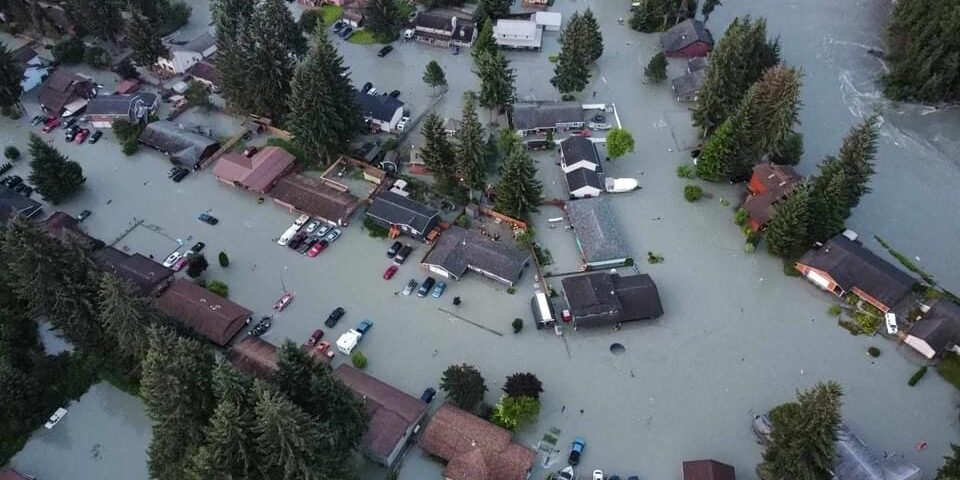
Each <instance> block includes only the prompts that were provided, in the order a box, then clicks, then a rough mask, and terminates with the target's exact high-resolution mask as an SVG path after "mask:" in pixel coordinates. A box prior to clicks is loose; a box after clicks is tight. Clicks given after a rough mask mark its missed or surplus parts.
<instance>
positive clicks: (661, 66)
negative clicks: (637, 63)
mask: <svg viewBox="0 0 960 480" xmlns="http://www.w3.org/2000/svg"><path fill="white" fill-rule="evenodd" d="M643 74H644V75H646V77H647V78H648V79H649V80H650V81H651V82H653V83H660V82H662V81H664V80H666V79H667V56H666V55H664V54H663V52H657V54H656V55H654V56H653V58H651V59H650V62H649V63H647V67H646V68H644V69H643Z"/></svg>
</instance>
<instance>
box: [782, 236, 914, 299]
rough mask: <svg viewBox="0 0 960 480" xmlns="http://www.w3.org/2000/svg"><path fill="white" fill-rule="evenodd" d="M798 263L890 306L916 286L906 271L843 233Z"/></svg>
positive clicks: (810, 252)
mask: <svg viewBox="0 0 960 480" xmlns="http://www.w3.org/2000/svg"><path fill="white" fill-rule="evenodd" d="M798 263H800V264H802V265H807V266H809V267H813V268H815V269H817V270H821V271H824V272H826V273H827V274H829V275H830V277H831V278H833V280H834V281H835V282H837V284H838V285H839V286H840V288H842V289H844V290H845V291H850V290H852V289H853V288H854V287H856V288H858V289H860V290H862V291H863V292H864V293H866V294H868V295H870V296H871V297H873V298H875V299H877V300H878V301H880V302H881V303H883V304H884V305H886V306H888V307H892V306H894V305H896V304H897V302H899V301H900V300H901V299H903V297H905V296H906V295H907V294H908V293H910V289H911V288H913V285H914V284H915V283H917V280H916V279H914V278H913V277H911V276H910V275H908V274H907V273H905V272H904V271H903V270H900V269H899V268H897V267H895V266H893V264H891V263H890V262H888V261H886V260H884V259H882V258H880V257H878V256H877V255H876V254H874V253H873V252H871V251H870V250H867V249H866V248H864V246H863V245H861V244H860V243H859V242H855V241H853V240H850V239H849V238H847V237H845V236H844V235H843V234H842V233H840V234H837V235H836V236H834V237H833V238H831V239H830V240H828V241H827V243H826V244H825V245H823V246H822V247H820V248H818V249H813V250H810V251H808V252H807V253H805V254H803V256H802V257H800V260H798Z"/></svg>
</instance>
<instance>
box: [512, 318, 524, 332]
mask: <svg viewBox="0 0 960 480" xmlns="http://www.w3.org/2000/svg"><path fill="white" fill-rule="evenodd" d="M511 325H513V333H520V330H523V319H520V318H514V319H513V323H512V324H511Z"/></svg>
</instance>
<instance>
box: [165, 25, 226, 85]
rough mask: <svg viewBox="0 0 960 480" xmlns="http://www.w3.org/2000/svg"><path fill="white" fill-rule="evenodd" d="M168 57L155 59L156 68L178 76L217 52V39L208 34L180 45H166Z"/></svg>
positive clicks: (205, 33)
mask: <svg viewBox="0 0 960 480" xmlns="http://www.w3.org/2000/svg"><path fill="white" fill-rule="evenodd" d="M167 47H168V48H169V49H170V55H169V56H167V57H160V58H158V59H157V66H158V67H160V68H162V69H164V70H166V71H167V72H169V73H171V74H174V75H179V74H182V73H186V72H187V69H189V68H190V67H192V66H194V65H196V64H197V63H199V62H200V61H202V60H203V59H204V58H207V57H209V56H211V55H213V54H214V53H216V51H217V38H216V37H214V36H213V35H211V34H210V33H209V32H204V33H203V34H201V35H200V36H199V37H197V38H194V39H193V40H191V41H189V42H187V43H184V44H182V45H177V44H170V45H167Z"/></svg>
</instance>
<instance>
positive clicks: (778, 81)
mask: <svg viewBox="0 0 960 480" xmlns="http://www.w3.org/2000/svg"><path fill="white" fill-rule="evenodd" d="M801 75H802V73H801V72H800V71H799V70H797V69H795V68H787V67H784V66H783V65H777V66H774V67H772V68H770V69H769V70H767V71H766V72H764V74H763V77H761V78H760V80H758V81H757V82H756V83H754V84H753V85H752V86H751V87H750V89H751V90H753V89H756V90H757V92H756V94H757V95H759V96H760V100H759V102H758V105H757V107H758V108H757V110H756V111H755V112H751V113H750V114H751V115H753V116H754V120H753V122H752V124H753V125H755V127H754V128H755V132H756V133H755V136H754V138H755V139H756V141H757V146H756V150H757V151H758V152H760V154H761V155H763V154H768V153H771V154H776V153H779V149H780V147H781V146H783V145H784V143H785V142H786V141H787V138H788V136H789V135H790V134H791V133H792V132H793V127H794V125H796V123H797V121H798V117H799V112H800V77H801ZM750 94H751V92H750V91H748V92H747V95H750Z"/></svg>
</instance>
